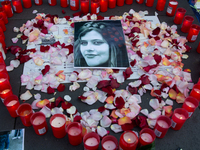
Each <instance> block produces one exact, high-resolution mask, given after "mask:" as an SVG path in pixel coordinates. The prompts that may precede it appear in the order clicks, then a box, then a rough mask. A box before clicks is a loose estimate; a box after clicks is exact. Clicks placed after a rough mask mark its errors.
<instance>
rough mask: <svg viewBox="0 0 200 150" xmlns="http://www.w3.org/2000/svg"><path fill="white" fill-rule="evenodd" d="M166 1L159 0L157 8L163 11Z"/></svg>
mask: <svg viewBox="0 0 200 150" xmlns="http://www.w3.org/2000/svg"><path fill="white" fill-rule="evenodd" d="M165 3H166V0H158V1H157V5H156V9H157V10H158V11H163V10H164V8H165Z"/></svg>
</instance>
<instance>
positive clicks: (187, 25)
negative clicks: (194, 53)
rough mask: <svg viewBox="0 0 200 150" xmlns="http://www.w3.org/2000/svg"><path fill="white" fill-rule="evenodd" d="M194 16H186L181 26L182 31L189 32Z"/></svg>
mask: <svg viewBox="0 0 200 150" xmlns="http://www.w3.org/2000/svg"><path fill="white" fill-rule="evenodd" d="M193 21H194V18H193V17H192V16H185V17H184V20H183V24H182V26H181V31H182V32H184V33H188V32H189V30H190V27H191V25H192V22H193Z"/></svg>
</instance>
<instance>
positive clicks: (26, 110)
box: [17, 103, 33, 127]
mask: <svg viewBox="0 0 200 150" xmlns="http://www.w3.org/2000/svg"><path fill="white" fill-rule="evenodd" d="M17 114H18V115H19V116H20V119H21V121H22V123H23V125H24V126H26V127H28V126H31V122H30V117H31V116H32V114H33V110H32V107H31V105H30V104H28V103H23V104H21V105H20V106H19V107H18V109H17Z"/></svg>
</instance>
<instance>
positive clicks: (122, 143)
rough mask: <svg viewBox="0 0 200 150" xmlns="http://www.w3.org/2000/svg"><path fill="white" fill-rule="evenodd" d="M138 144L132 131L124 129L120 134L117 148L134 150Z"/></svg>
mask: <svg viewBox="0 0 200 150" xmlns="http://www.w3.org/2000/svg"><path fill="white" fill-rule="evenodd" d="M137 144H138V137H137V135H136V134H135V133H134V132H133V131H125V132H124V133H122V135H121V136H120V140H119V147H120V148H119V149H122V150H135V149H136V148H137Z"/></svg>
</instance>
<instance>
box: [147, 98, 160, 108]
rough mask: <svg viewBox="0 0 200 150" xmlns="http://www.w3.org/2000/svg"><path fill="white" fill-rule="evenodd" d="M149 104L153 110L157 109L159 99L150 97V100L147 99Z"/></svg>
mask: <svg viewBox="0 0 200 150" xmlns="http://www.w3.org/2000/svg"><path fill="white" fill-rule="evenodd" d="M149 105H150V106H151V107H152V108H153V109H154V110H156V109H158V108H159V101H158V99H151V100H150V101H149Z"/></svg>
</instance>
